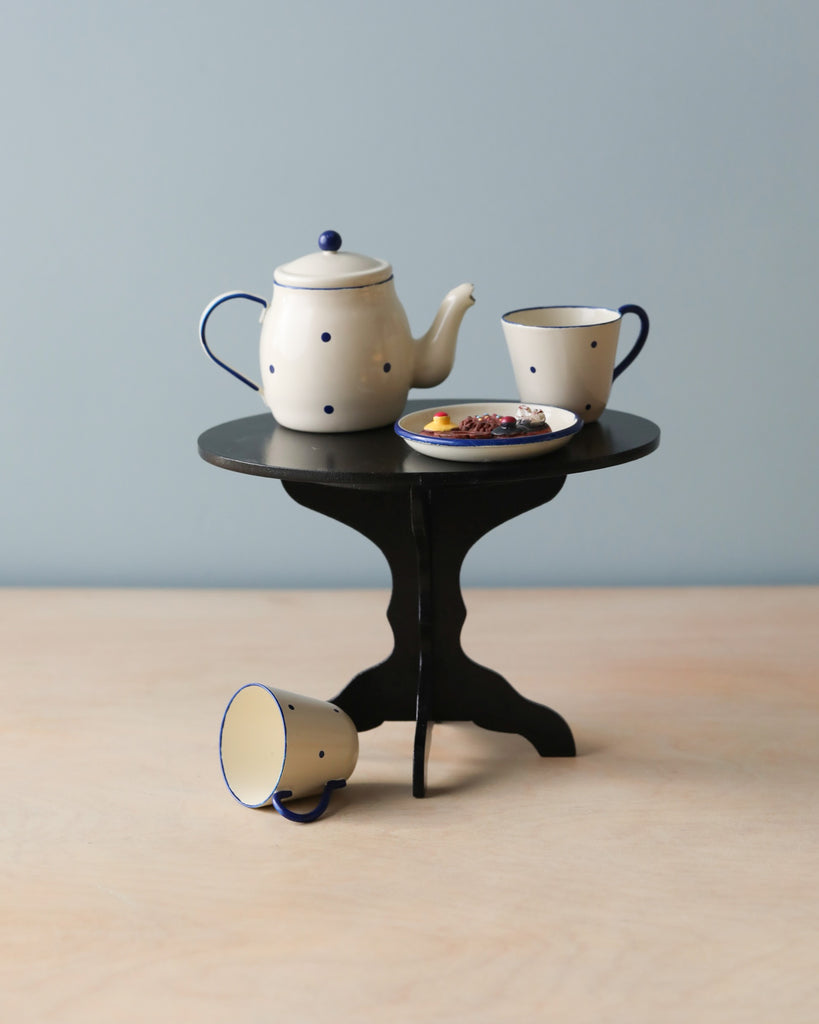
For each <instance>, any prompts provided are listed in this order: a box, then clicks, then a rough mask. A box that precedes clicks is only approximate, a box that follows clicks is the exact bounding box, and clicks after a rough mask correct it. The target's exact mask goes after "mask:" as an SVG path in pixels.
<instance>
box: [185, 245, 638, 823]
mask: <svg viewBox="0 0 819 1024" xmlns="http://www.w3.org/2000/svg"><path fill="white" fill-rule="evenodd" d="M341 245H342V241H341V236H340V235H339V234H338V233H337V232H336V231H324V232H323V233H322V234H321V235H320V237H319V240H318V251H317V252H312V253H309V254H307V255H305V256H302V257H300V258H298V259H295V260H292V261H291V262H288V263H284V264H282V265H281V266H279V267H277V268H276V270H275V271H274V273H273V295H272V298H271V299H270V300H269V301H268V300H267V299H266V298H264V297H262V296H260V295H255V294H252V293H250V292H246V291H232V292H226V293H224V294H222V295H219V296H217V297H216V298H215V299H213V300H212V301H211V302H210V303H209V304H208V305H207V306H206V308H205V310H204V311H203V313H202V316H201V318H200V322H199V338H200V341H201V344H202V347H203V349H204V350H205V352H206V354H207V355H208V356H209V357H210V358H211V359H212V360H213V361H214V362H215V363H216V364H217V365H218V366H220V367H221V368H222V369H223V370H225V371H226V372H227V373H229V374H231V375H232V376H233V377H235V378H236V379H237V380H239V381H241V382H242V383H243V384H245V385H246V386H247V387H249V388H251V389H252V390H254V391H257V392H259V393H260V395H261V397H262V399H263V400H264V402H265V404H266V405H267V406H268V408H269V409H270V411H271V413H272V414H273V416H274V417H275V419H276V421H277V423H278V424H280V425H281V426H282V427H285V428H288V429H289V430H293V431H302V432H307V433H347V432H354V431H364V430H373V429H377V428H382V427H386V426H389V425H393V429H394V431H395V433H396V434H397V435H398V436H399V437H400V438H402V439H403V441H404V442H405V443H406V444H407V445H408V446H409V447H410V448H411V449H413V450H414V451H416V452H418V453H420V454H421V455H425V456H429V457H431V458H436V459H448V460H451V461H458V462H487V463H488V462H499V461H504V460H510V459H526V458H535V457H540V456H545V455H548V454H550V453H552V452H554V451H556V450H557V449H559V448H560V447H562V446H563V445H566V444H568V443H569V442H570V441H571V440H572V438H574V437H575V436H576V435H577V434H578V433H579V432H580V431H581V430H582V429H583V427H584V424H586V423H593V422H594V421H595V420H597V419H598V418H599V416H600V415H601V413H602V412H603V410H604V409H605V407H606V404H607V402H608V398H609V393H610V390H611V385H612V383H613V381H614V380H615V379H616V378H617V377H618V376H619V375H620V374H621V373H622V372H623V371H624V370H625V369H627V368H628V366H630V365H631V363H632V362H633V361H634V360H635V359H636V358H637V356H638V355H639V353H640V351H641V350H642V348H643V346H644V344H645V341H646V337H647V335H648V328H649V323H648V316H647V315H646V313H645V311H644V310H643V309H642V308H641V307H640V306H636V305H633V304H632V305H625V306H621V307H620V308H619V309H607V308H603V307H589V306H533V307H529V308H526V309H519V310H514V311H512V312H509V313H506V314H504V315H503V317H502V318H501V326H502V329H503V333H504V337H505V340H506V344H507V348H508V352H509V357H510V359H511V362H512V368H513V371H514V375H515V382H516V384H517V388H518V395H519V398H518V401H515V402H509V401H506V402H481V403H475V402H472V403H458V404H456V405H449V406H447V408H445V409H442V408H440V407H431V408H428V409H422V410H420V411H416V412H412V413H408V414H406V415H403V416H402V412H403V410H404V407H405V406H406V402H407V396H408V394H409V391H410V389H411V388H430V387H435V386H436V385H438V384H440V383H442V382H443V381H444V380H445V379H446V377H447V376H448V374H449V372H450V370H451V369H452V366H453V362H454V359H455V348H456V343H457V338H458V331H459V328H460V325H461V321H462V320H463V317H464V315H465V313H466V311H467V310H468V309H469V307H470V306H471V305H473V303H474V301H475V299H474V296H473V286H472V285H471V284H461V285H458V286H457V287H456V288H453V289H452V290H451V291H450V292H448V293H447V295H446V296H445V297H444V299H443V301H442V303H441V305H440V307H439V309H438V311H437V313H436V315H435V317H434V319H433V321H432V324H431V326H430V327H429V329H428V330H427V331H426V333H425V334H423V335H422V336H421V337H419V338H414V337H413V335H412V332H411V330H410V326H409V322H408V319H407V315H406V313H405V311H404V308H403V306H402V305H401V303H400V301H399V299H398V296H397V294H396V291H395V283H394V276H393V269H392V266H391V265H390V264H389V263H388V262H386V261H385V260H382V259H375V258H372V257H369V256H363V255H360V254H358V253H354V252H348V251H345V250H343V249H342V248H341ZM234 299H245V300H248V301H251V302H254V303H257V304H258V305H259V306H261V312H260V316H259V320H260V322H261V325H262V327H261V337H260V341H259V365H260V372H261V383H257V382H256V381H254V380H253V379H251V378H250V377H247V376H245V375H244V374H243V373H241V372H240V371H239V370H237V369H235V368H234V367H233V366H231V365H230V364H229V363H227V362H226V361H224V360H222V359H221V358H219V357H218V356H217V355H215V354H214V352H213V350H212V347H211V344H210V342H209V341H208V338H207V335H206V328H207V326H208V323H209V321H210V318H211V316H212V314H213V313H214V311H215V310H216V309H218V308H219V307H220V306H221V305H223V304H224V303H226V302H229V301H232V300H234ZM629 313H632V314H634V315H636V316H637V317H638V319H639V321H640V330H639V334H638V337H637V339H636V341H635V342H634V343H633V344H632V347H631V349H630V350H629V352H628V354H627V355H626V356H625V357H624V358H623V359H621V361H620V362H619V363H617V364H616V365H615V357H616V350H617V343H618V339H619V331H620V325H621V322H622V320H623V317H624V316H625V315H626V314H629ZM357 755H358V739H357V734H356V731H355V725H354V724H353V723H352V721H351V720H350V719H349V718H348V717H347V715H345V714H344V712H343V711H342V710H341V709H340V708H337V707H335V706H334V705H332V704H328V703H327V702H325V701H318V700H315V699H313V698H306V697H303V696H300V695H298V694H291V693H286V692H284V691H276V690H273V689H271V688H268V687H264V686H262V685H261V684H255V683H254V684H250V686H247V687H242V688H241V689H240V690H239V691H238V692H237V693H236V694H235V695H234V697H233V698H232V700H231V702H230V704H229V705H228V708H227V710H226V711H225V715H224V718H223V721H222V729H221V733H220V757H221V763H222V772H223V776H224V779H225V782H226V784H227V786H228V789H229V790H230V792H231V793H232V794H233V796H234V797H235V798H236V799H237V800H238V801H239V802H240V803H243V804H245V805H246V806H250V807H260V806H265V805H270V804H272V805H273V806H274V807H275V808H276V810H278V811H279V813H280V814H282V815H283V816H284V817H286V818H288V819H290V820H292V821H301V822H306V821H314V820H316V819H317V818H318V817H320V816H321V814H323V813H324V811H325V810H326V808H327V805H328V803H329V799H330V795H331V793H332V791H333V790H335V789H340V788H342V787H343V786H344V785H345V783H346V779H347V778H348V777H349V775H350V774H351V773H352V771H353V768H354V767H355V763H356V758H357ZM314 795H318V796H319V800H318V803H317V804H316V805H315V806H314V807H313V808H312V809H311V810H309V811H307V812H304V813H297V812H295V811H293V810H291V809H290V808H288V807H287V803H286V802H287V801H288V800H291V799H298V798H300V797H305V796H314Z"/></svg>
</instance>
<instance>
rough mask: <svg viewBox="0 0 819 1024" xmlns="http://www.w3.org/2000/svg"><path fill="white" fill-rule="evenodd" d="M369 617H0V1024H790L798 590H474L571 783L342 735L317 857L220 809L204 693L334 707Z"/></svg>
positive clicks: (811, 593)
mask: <svg viewBox="0 0 819 1024" xmlns="http://www.w3.org/2000/svg"><path fill="white" fill-rule="evenodd" d="M386 603H387V595H386V594H384V593H380V592H347V593H330V592H315V593H312V592H262V591H258V592H247V591H190V592H185V591H139V590H133V591H72V590H62V591H47V590H42V591H38V590H6V591H0V687H1V688H2V701H3V704H2V707H3V716H2V723H3V724H2V743H0V770H2V779H3V801H2V811H0V826H1V827H0V894H1V895H0V899H1V900H2V914H1V915H0V1010H1V1011H2V1012H1V1013H0V1018H2V1020H3V1021H10V1022H12V1021H13V1022H19V1021H38V1022H40V1021H42V1022H52V1021H53V1022H61V1024H62V1022H74V1021H77V1022H83V1024H95V1022H103V1021H104V1022H106V1024H111V1022H130V1021H140V1022H142V1021H148V1020H150V1021H163V1022H164V1021H182V1020H185V1021H188V1020H190V1021H197V1022H211V1021H213V1022H222V1021H225V1022H226V1021H241V1022H255V1021H259V1022H262V1021H264V1022H268V1021H273V1020H276V1021H289V1020H298V1021H305V1022H312V1021H317V1022H324V1021H327V1022H330V1021H332V1022H335V1024H338V1022H347V1021H349V1022H353V1021H355V1022H368V1021H391V1022H404V1021H407V1022H409V1021H421V1020H424V1021H448V1022H459V1021H464V1022H467V1021H468V1022H484V1021H485V1022H499V1021H523V1022H528V1021H541V1020H550V1021H551V1020H553V1021H561V1022H565V1021H571V1022H573V1024H585V1022H588V1024H591V1022H595V1024H597V1022H602V1021H605V1022H608V1021H624V1022H626V1021H627V1022H629V1024H634V1022H649V1021H650V1022H652V1024H657V1022H677V1021H686V1022H689V1021H691V1020H697V1021H700V1022H703V1021H714V1022H720V1024H724V1022H730V1021H741V1022H743V1024H744V1022H749V1021H750V1022H756V1021H759V1022H770V1021H785V1022H789V1024H795V1022H797V1024H798V1022H803V1021H804V1022H811V1024H813V1022H815V1021H816V1020H817V1019H819V982H817V978H819V939H818V938H817V936H819V927H818V925H819V914H818V913H817V911H819V883H817V875H819V867H818V865H819V859H818V858H817V852H818V851H817V840H818V839H819V806H818V800H817V790H818V789H819V787H818V786H817V783H819V742H817V741H819V685H818V684H817V680H819V629H818V628H817V627H818V626H819V588H810V587H804V588H751V589H730V588H714V589H668V590H665V589H660V590H640V589H635V590H619V589H618V590H568V591H565V590H564V591H560V590H528V591H524V590H520V591H470V592H468V593H467V605H468V608H469V615H468V618H467V623H466V627H465V630H464V646H465V648H466V650H467V651H468V653H470V654H471V655H472V656H473V657H474V658H476V660H478V661H480V662H482V663H484V664H486V665H488V666H490V667H492V668H495V669H497V670H498V671H500V672H501V673H502V674H504V675H505V676H506V677H507V678H508V679H509V680H510V682H512V683H513V685H515V686H516V687H517V688H518V689H519V690H520V691H521V692H522V693H524V694H525V695H526V696H529V697H532V698H534V699H536V700H540V701H542V702H544V703H546V704H549V705H550V706H551V707H554V708H555V709H556V710H558V711H559V712H560V713H561V714H563V715H564V716H565V717H566V718H567V720H568V721H569V722H570V724H571V726H572V728H573V730H574V733H575V737H576V739H577V743H578V749H579V756H578V757H577V758H576V759H565V760H550V759H541V758H539V757H538V756H537V755H536V754H535V752H534V750H533V748H531V747H530V746H529V744H528V743H527V742H526V741H524V740H522V739H521V738H519V737H516V736H506V735H502V734H496V733H491V732H486V731H483V730H479V729H477V728H476V727H474V726H472V725H469V724H447V725H439V726H436V727H435V729H434V731H433V738H432V753H431V757H430V766H429V783H430V796H429V798H428V799H425V800H415V799H413V798H412V797H411V795H410V753H411V746H412V726H411V725H410V724H408V723H387V724H385V725H384V726H382V727H381V728H379V729H377V730H373V731H371V732H367V733H363V734H362V735H361V753H360V758H359V764H358V767H357V769H356V771H355V773H354V775H353V776H352V779H351V781H350V784H349V786H348V788H347V789H346V790H344V791H342V792H340V793H339V794H337V795H336V797H334V800H333V804H332V806H331V810H330V812H329V813H328V815H327V816H326V817H325V818H324V819H322V820H321V821H319V822H317V823H316V824H314V825H309V826H298V825H293V824H290V823H288V822H286V821H284V820H283V819H281V818H280V817H278V815H276V814H275V813H274V812H270V811H250V810H248V809H246V808H244V807H242V806H240V805H239V804H238V803H236V802H235V801H234V800H233V799H232V798H231V797H230V796H229V794H228V792H227V790H226V789H225V787H224V783H223V782H222V779H221V775H220V772H219V764H218V754H217V734H218V726H219V722H220V720H221V715H222V712H223V710H224V707H225V705H226V704H227V701H228V699H229V698H230V696H231V695H232V693H233V692H234V691H235V690H236V689H237V688H238V687H239V686H240V685H242V684H243V683H245V682H250V681H254V680H255V681H261V682H268V683H271V684H275V685H281V686H286V687H288V688H290V689H293V690H296V691H300V692H304V693H308V694H312V695H315V696H320V697H330V696H332V695H333V694H334V693H335V692H337V691H338V690H339V689H340V688H341V687H342V686H343V684H344V683H345V682H346V681H347V680H348V679H349V678H350V677H351V676H352V675H353V674H354V673H355V672H356V671H358V670H359V669H361V668H363V667H366V666H367V665H369V664H372V663H373V662H375V661H377V660H380V658H382V657H383V656H385V655H386V654H387V653H388V651H389V649H390V634H389V630H388V627H387V624H386V620H385V617H384V613H385V609H386Z"/></svg>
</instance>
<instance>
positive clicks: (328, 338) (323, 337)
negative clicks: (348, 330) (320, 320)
mask: <svg viewBox="0 0 819 1024" xmlns="http://www.w3.org/2000/svg"><path fill="white" fill-rule="evenodd" d="M321 340H322V341H329V340H330V333H329V331H325V332H324V334H322V336H321Z"/></svg>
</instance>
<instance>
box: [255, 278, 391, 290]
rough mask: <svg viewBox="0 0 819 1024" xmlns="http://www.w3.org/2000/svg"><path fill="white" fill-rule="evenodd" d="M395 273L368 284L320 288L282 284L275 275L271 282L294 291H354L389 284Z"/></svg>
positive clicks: (316, 286) (318, 286)
mask: <svg viewBox="0 0 819 1024" xmlns="http://www.w3.org/2000/svg"><path fill="white" fill-rule="evenodd" d="M394 277H395V274H390V276H389V277H385V278H384V280H383V281H371V282H370V284H343V285H338V286H335V285H328V286H327V287H326V288H322V287H321V286H320V285H309V284H282V283H281V281H277V280H276V278H275V276H274V278H273V284H274V285H275V286H276V287H277V288H289V289H290V290H291V291H294V292H354V291H356V290H357V289H359V288H377V287H378V285H380V284H389V282H390V281H392V280H393V278H394Z"/></svg>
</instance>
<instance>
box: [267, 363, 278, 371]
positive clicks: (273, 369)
mask: <svg viewBox="0 0 819 1024" xmlns="http://www.w3.org/2000/svg"><path fill="white" fill-rule="evenodd" d="M268 370H270V372H271V373H275V372H276V367H275V366H274V365H273V364H272V363H271V364H270V366H268Z"/></svg>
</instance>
